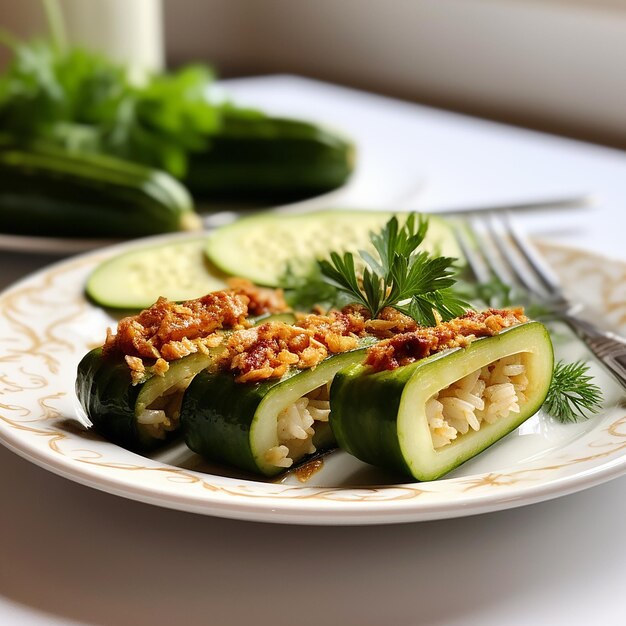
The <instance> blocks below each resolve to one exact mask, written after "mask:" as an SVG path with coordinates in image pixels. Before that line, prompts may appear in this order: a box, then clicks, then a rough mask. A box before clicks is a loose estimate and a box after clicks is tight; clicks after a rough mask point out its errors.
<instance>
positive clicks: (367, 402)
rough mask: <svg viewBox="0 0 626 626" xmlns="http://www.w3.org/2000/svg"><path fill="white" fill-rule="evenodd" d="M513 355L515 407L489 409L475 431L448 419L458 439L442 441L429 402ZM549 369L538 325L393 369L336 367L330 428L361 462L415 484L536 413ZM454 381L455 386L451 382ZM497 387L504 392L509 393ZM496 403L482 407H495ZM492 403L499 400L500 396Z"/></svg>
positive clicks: (546, 343) (544, 335) (454, 392)
mask: <svg viewBox="0 0 626 626" xmlns="http://www.w3.org/2000/svg"><path fill="white" fill-rule="evenodd" d="M513 355H520V356H518V357H516V358H517V359H519V361H520V363H521V364H522V365H524V367H525V374H524V375H526V376H527V378H528V384H527V388H526V389H525V390H523V391H522V394H523V395H521V396H520V395H519V393H520V392H519V391H518V390H516V394H517V396H518V405H519V407H518V408H519V412H513V411H510V412H508V414H506V415H504V414H503V415H500V416H497V414H496V415H495V417H494V414H491V417H490V419H489V421H488V420H487V419H486V418H484V419H483V420H482V422H481V423H480V424H479V429H478V430H474V429H473V427H470V426H468V425H467V423H465V422H462V421H453V420H452V418H448V419H449V420H451V421H450V424H452V423H454V424H457V425H459V428H460V430H458V432H457V436H456V438H453V437H452V434H451V433H450V432H447V431H446V432H447V435H446V436H447V437H449V438H450V439H451V440H450V442H449V443H447V444H446V443H445V441H446V438H445V437H441V432H442V430H441V428H440V427H439V429H438V427H437V423H436V422H435V418H436V416H437V407H436V405H433V404H432V402H433V401H434V402H439V400H441V399H442V397H443V396H445V395H448V396H453V397H459V396H463V390H462V388H463V386H464V385H465V381H468V380H469V381H471V377H472V376H473V375H476V372H478V371H480V372H481V374H480V376H481V377H483V373H482V372H485V374H484V375H485V376H488V375H487V374H486V371H485V370H483V369H482V368H485V367H486V366H488V365H489V364H492V363H495V362H498V361H499V362H500V363H501V364H502V365H503V364H504V363H505V361H502V359H505V358H513ZM496 367H497V366H496ZM552 367H553V354H552V344H551V342H550V336H549V334H548V331H547V329H546V328H545V327H544V326H543V325H542V324H539V323H538V322H527V323H524V324H521V325H518V326H513V327H511V328H509V329H507V330H504V331H502V332H501V333H499V334H498V335H495V336H493V337H487V338H483V339H477V340H475V341H473V342H472V343H471V344H470V345H469V346H468V347H467V348H459V349H454V350H449V351H445V352H442V353H439V354H435V355H433V356H430V357H428V358H425V359H422V360H420V361H418V362H416V363H413V364H411V365H406V366H403V367H399V368H397V369H395V370H391V371H382V372H375V373H372V372H371V370H370V369H369V368H368V367H366V366H362V365H353V366H351V367H348V368H346V369H344V370H342V371H341V372H339V373H338V374H337V375H336V376H335V379H334V381H333V384H332V387H331V391H330V401H331V414H330V425H331V428H332V430H333V433H334V435H335V437H336V439H337V443H338V444H339V447H340V448H343V449H344V450H346V451H347V452H349V453H350V454H352V455H354V456H356V457H358V458H359V459H361V460H362V461H365V462H367V463H371V464H372V465H376V466H379V467H383V468H386V469H390V470H394V471H400V472H403V473H405V474H408V475H410V476H412V477H413V478H415V479H417V480H420V481H427V480H433V479H436V478H439V477H440V476H443V475H444V474H446V473H448V472H450V471H451V470H453V469H454V468H456V467H458V466H459V465H461V464H462V463H464V462H465V461H467V460H468V459H471V458H472V457H474V456H475V455H477V454H478V453H480V452H482V451H483V450H485V449H486V448H487V447H489V446H490V445H492V444H493V443H495V442H496V441H498V440H499V439H501V438H502V437H504V436H505V435H506V434H508V433H509V432H511V431H512V430H514V429H515V428H517V427H518V426H519V425H520V424H521V423H522V422H524V421H525V420H526V419H528V418H529V417H531V416H532V415H533V414H534V413H536V412H537V411H538V410H539V408H540V407H541V405H542V404H543V402H544V400H545V397H546V394H547V392H548V388H549V386H550V381H551V378H552ZM494 371H496V370H495V369H494ZM494 375H496V374H494ZM465 377H470V378H465ZM481 379H482V378H481ZM518 380H519V379H518ZM456 381H462V382H456ZM455 382H456V387H451V385H452V384H453V383H455ZM483 382H484V381H483ZM467 384H471V382H470V383H467ZM459 388H461V391H459ZM442 390H446V391H444V392H442ZM501 390H502V391H501V392H502V393H504V394H505V396H506V393H508V392H509V391H510V390H508V389H507V390H504V389H503V388H501ZM492 391H493V392H494V393H495V395H491V392H486V394H487V395H485V398H489V397H491V398H498V396H497V393H498V392H496V390H495V389H493V390H492ZM440 394H441V395H440ZM465 397H466V398H467V396H465ZM443 402H451V403H455V400H444V401H443ZM494 402H495V401H492V403H491V404H490V405H489V406H486V407H485V409H484V410H492V409H494V408H495V407H496V404H494ZM498 402H500V403H501V404H502V399H500V400H498ZM427 403H429V404H427ZM440 404H441V402H440ZM506 405H507V403H506V402H505V403H504V405H503V406H504V408H502V411H503V412H504V411H505V410H507V409H506ZM442 406H443V405H442ZM446 406H450V405H449V404H447V405H446ZM446 410H448V409H446ZM475 414H477V415H480V412H479V411H476V412H475ZM429 420H431V424H432V427H431V425H429ZM463 430H465V431H466V432H465V433H464V434H463ZM433 432H434V434H433ZM442 439H443V442H442Z"/></svg>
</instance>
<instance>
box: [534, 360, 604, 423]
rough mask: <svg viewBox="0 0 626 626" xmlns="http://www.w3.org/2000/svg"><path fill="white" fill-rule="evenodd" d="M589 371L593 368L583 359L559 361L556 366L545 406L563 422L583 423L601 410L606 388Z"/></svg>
mask: <svg viewBox="0 0 626 626" xmlns="http://www.w3.org/2000/svg"><path fill="white" fill-rule="evenodd" d="M588 371H589V367H588V366H587V365H585V363H583V362H582V361H576V362H574V363H564V362H563V361H559V362H558V363H557V364H556V365H555V366H554V375H553V377H552V384H551V385H550V390H549V391H548V396H547V398H546V401H545V403H544V408H545V409H546V411H547V412H548V413H549V414H550V415H552V416H553V417H554V418H556V419H557V420H558V421H559V422H562V423H568V422H579V421H581V420H583V419H588V418H589V417H590V416H591V415H592V414H594V413H598V411H599V410H600V408H601V405H602V391H601V389H600V387H598V386H597V385H596V384H594V383H593V382H592V380H593V377H592V376H589V374H588Z"/></svg>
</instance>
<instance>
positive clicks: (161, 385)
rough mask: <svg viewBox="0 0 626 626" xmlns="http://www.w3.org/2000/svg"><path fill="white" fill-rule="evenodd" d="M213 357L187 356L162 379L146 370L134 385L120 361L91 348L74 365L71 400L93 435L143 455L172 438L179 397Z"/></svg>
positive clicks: (125, 367) (204, 355)
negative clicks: (80, 408)
mask: <svg viewBox="0 0 626 626" xmlns="http://www.w3.org/2000/svg"><path fill="white" fill-rule="evenodd" d="M214 356H215V355H214V354H190V355H188V356H186V357H184V358H182V359H179V360H177V361H174V362H172V363H171V364H170V366H169V369H168V370H167V372H165V373H164V374H163V375H162V376H159V375H157V374H155V373H154V371H150V370H149V369H148V370H146V371H147V373H146V374H145V376H144V377H143V380H141V381H139V382H137V381H134V380H133V372H132V370H131V369H130V368H129V367H128V364H127V362H126V360H125V359H124V357H123V356H120V355H105V354H103V352H102V348H96V349H95V350H91V352H88V353H87V354H86V355H85V356H84V357H83V359H82V361H81V362H80V364H79V365H78V375H77V379H76V394H77V395H78V399H79V401H80V403H81V405H82V406H83V408H84V409H85V412H86V413H87V416H88V417H89V420H90V421H91V423H92V424H93V428H94V430H95V431H96V432H98V433H99V434H101V435H102V436H103V437H105V438H106V439H108V440H109V441H111V442H113V443H115V444H117V445H120V446H122V447H124V448H128V449H129V450H135V451H148V450H151V449H154V448H156V447H158V446H159V445H162V444H163V443H165V442H167V441H168V440H170V439H171V438H172V436H173V435H174V434H175V433H176V431H177V430H178V424H179V421H178V418H179V415H180V404H181V401H182V395H183V392H184V390H185V389H186V387H187V385H188V384H189V382H190V381H191V379H192V378H193V377H194V376H195V375H196V374H197V373H198V372H199V371H201V370H203V369H205V368H206V367H209V366H210V365H211V363H212V362H213V361H214Z"/></svg>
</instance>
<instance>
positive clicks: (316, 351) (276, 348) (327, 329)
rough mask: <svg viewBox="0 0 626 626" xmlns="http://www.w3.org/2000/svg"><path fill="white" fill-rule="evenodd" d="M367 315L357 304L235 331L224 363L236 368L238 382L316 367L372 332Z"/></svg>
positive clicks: (226, 366) (351, 347)
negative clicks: (368, 329) (368, 327)
mask: <svg viewBox="0 0 626 626" xmlns="http://www.w3.org/2000/svg"><path fill="white" fill-rule="evenodd" d="M365 324H366V318H365V316H364V314H363V312H362V311H360V310H359V309H358V308H355V307H346V308H345V309H343V311H331V312H329V313H328V314H327V315H321V314H320V315H318V314H310V315H300V316H299V317H298V320H297V322H296V323H295V324H294V325H290V324H285V323H283V322H267V323H266V324H262V325H261V326H256V327H254V328H249V329H246V330H242V331H238V332H236V333H233V334H232V335H231V336H230V337H229V338H228V340H227V341H226V342H225V343H224V345H223V347H224V348H225V352H224V354H223V355H222V356H221V358H220V366H221V367H223V368H226V369H230V370H232V371H234V372H235V373H236V375H237V378H236V380H237V382H253V381H255V382H256V381H260V380H266V379H268V378H276V377H280V376H282V375H283V374H285V372H286V371H287V370H288V369H289V367H291V366H293V367H297V368H299V369H307V368H311V367H315V366H316V365H317V364H318V363H320V362H321V361H323V360H324V359H325V358H326V357H327V356H328V355H329V354H337V353H340V352H347V351H348V350H353V349H355V348H357V347H358V341H359V338H360V337H364V336H366V335H367V334H368V333H367V331H366V329H365Z"/></svg>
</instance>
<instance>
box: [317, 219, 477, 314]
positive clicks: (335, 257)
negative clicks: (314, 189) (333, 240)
mask: <svg viewBox="0 0 626 626" xmlns="http://www.w3.org/2000/svg"><path fill="white" fill-rule="evenodd" d="M427 231H428V219H427V218H426V217H424V216H422V215H420V216H417V215H416V214H414V213H411V214H409V216H408V217H407V219H406V222H405V223H404V225H402V226H400V224H399V222H398V219H397V217H395V216H394V217H392V218H391V219H390V220H389V221H388V222H387V224H386V225H385V226H384V228H383V229H382V230H381V231H380V232H379V233H371V234H370V242H371V244H372V246H373V247H374V250H375V251H376V253H377V256H375V255H374V254H371V253H370V252H368V251H365V250H359V253H358V254H359V257H360V260H357V259H355V255H354V254H353V253H351V252H345V253H344V254H343V255H340V254H339V253H337V252H332V253H331V255H330V261H327V260H322V261H318V263H319V268H320V271H321V273H322V276H323V277H324V278H325V279H326V280H327V281H328V282H329V283H330V284H332V285H334V286H335V287H337V288H338V289H339V290H340V291H342V292H344V293H346V294H348V295H349V296H350V297H351V298H352V299H353V301H354V302H357V303H359V304H362V305H363V306H365V307H366V308H367V310H368V311H369V313H370V314H371V316H372V317H374V318H375V317H377V316H378V315H379V314H380V312H381V311H382V310H383V309H384V308H385V307H393V308H395V309H397V310H399V311H401V312H402V313H405V314H406V315H409V316H410V317H412V318H413V319H414V320H415V321H416V322H417V323H418V324H420V325H422V326H435V325H436V324H437V321H438V318H439V319H442V320H444V321H445V320H449V319H453V318H455V317H458V316H459V315H462V314H463V313H464V312H465V311H466V310H467V309H468V308H469V304H468V303H467V302H465V301H464V300H462V299H461V298H460V297H459V296H457V295H456V294H455V293H454V292H453V291H452V286H453V285H454V283H455V282H456V278H455V274H456V270H455V268H454V263H455V261H456V259H454V258H452V257H444V256H431V255H429V254H428V253H427V252H424V251H418V248H419V246H420V245H421V243H422V242H423V241H424V238H425V237H426V233H427Z"/></svg>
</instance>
